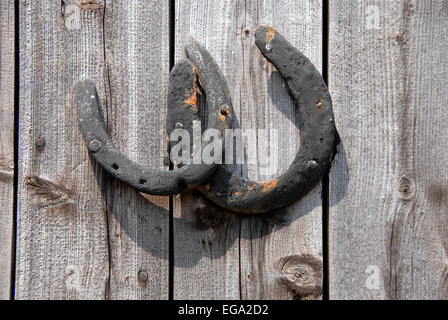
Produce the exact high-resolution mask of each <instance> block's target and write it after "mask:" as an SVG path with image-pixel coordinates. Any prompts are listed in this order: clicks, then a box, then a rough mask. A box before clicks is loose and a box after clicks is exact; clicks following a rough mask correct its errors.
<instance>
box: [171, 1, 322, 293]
mask: <svg viewBox="0 0 448 320" xmlns="http://www.w3.org/2000/svg"><path fill="white" fill-rule="evenodd" d="M321 17H322V6H321V2H320V1H315V2H303V1H261V2H260V1H258V2H255V1H208V2H206V3H204V2H203V1H194V0H189V1H181V0H179V1H176V57H177V58H179V57H181V56H182V52H183V46H184V44H185V43H186V42H187V41H188V39H189V38H190V36H193V37H195V38H196V39H198V40H199V41H201V43H203V44H204V45H205V46H206V47H207V49H208V50H209V51H210V53H211V54H212V56H213V57H214V58H215V59H216V61H217V62H218V64H219V65H220V66H221V69H222V71H223V73H224V75H225V77H226V79H227V81H228V83H229V87H230V91H231V94H232V97H233V103H234V108H235V112H236V115H237V122H235V123H234V126H236V127H240V128H243V129H258V128H260V129H267V128H273V129H277V130H278V134H279V141H280V144H279V150H278V152H279V154H281V155H285V156H284V157H283V156H282V157H281V158H280V162H279V163H278V172H277V173H275V174H272V175H266V174H264V175H262V174H261V167H260V166H258V165H247V166H243V167H239V168H238V170H240V172H241V173H242V174H244V175H245V176H247V177H249V178H252V179H258V180H260V181H263V180H269V179H272V178H275V177H276V176H278V175H279V174H280V173H281V172H282V171H283V170H285V169H286V168H287V167H288V166H289V164H290V163H291V162H292V159H293V157H294V155H295V153H296V151H297V149H298V142H299V140H298V139H299V138H298V137H299V130H298V129H297V127H296V125H295V122H296V119H295V113H294V107H293V104H292V101H291V99H290V98H289V95H288V93H287V91H286V88H285V87H284V82H283V80H282V79H281V78H280V76H279V75H278V74H277V73H276V72H275V70H274V68H273V67H272V66H271V65H270V63H268V62H266V60H264V58H263V57H262V55H261V54H260V53H259V51H258V49H257V48H256V46H255V44H254V32H255V29H256V27H257V26H258V25H260V24H270V25H273V26H274V27H276V28H277V29H278V30H279V31H280V32H282V33H283V35H285V36H286V37H287V38H288V39H289V40H290V41H291V42H292V43H293V44H294V45H295V46H297V48H299V49H300V50H302V51H303V52H304V53H305V54H306V55H307V56H308V57H310V59H311V60H312V61H313V62H314V63H315V64H316V66H317V67H318V68H320V66H321V60H322V58H321V57H322V56H321V52H322V31H321V29H322V19H321ZM245 145H246V150H247V147H249V142H248V141H247V140H246V141H245ZM257 160H258V163H260V161H262V160H263V153H262V152H261V151H258V153H257ZM320 192H321V186H320V185H318V186H317V187H316V188H315V190H313V191H312V192H311V193H310V194H309V195H308V196H307V197H305V198H303V199H302V200H301V201H299V202H297V203H295V204H293V205H291V206H290V207H288V208H286V209H283V210H279V212H278V213H277V215H276V216H275V217H272V216H266V217H264V218H260V217H255V218H247V217H245V218H242V217H240V216H237V215H233V214H229V213H228V212H224V211H223V210H221V209H219V208H216V207H215V206H213V205H211V204H210V203H209V202H207V201H205V200H204V199H203V198H202V197H201V196H199V195H197V194H186V195H182V196H181V198H177V199H176V201H175V208H174V213H175V219H174V279H175V281H174V297H175V298H178V299H181V298H184V299H215V298H217V299H240V298H241V299H288V298H315V297H319V296H320V294H321V290H320V287H321V281H322V276H321V275H322V270H321V268H322V267H321V260H322V239H321V236H322V226H321V213H322V209H321V195H320ZM297 274H301V275H302V278H300V277H298V276H296V275H297ZM309 283H311V287H312V288H313V289H312V290H311V292H312V293H311V294H309V293H310V292H308V291H307V290H306V289H305V287H307V285H308V284H309Z"/></svg>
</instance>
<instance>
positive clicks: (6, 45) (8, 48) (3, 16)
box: [0, 0, 15, 300]
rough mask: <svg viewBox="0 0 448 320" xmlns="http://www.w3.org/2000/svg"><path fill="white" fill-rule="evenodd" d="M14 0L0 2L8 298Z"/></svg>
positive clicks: (1, 295)
mask: <svg viewBox="0 0 448 320" xmlns="http://www.w3.org/2000/svg"><path fill="white" fill-rule="evenodd" d="M14 17H15V15H14V1H13V0H8V1H2V2H1V3H0V141H1V144H0V299H1V300H6V299H9V298H10V292H11V276H12V273H11V267H12V266H11V262H12V260H11V259H12V246H11V245H12V240H13V234H14V230H13V216H14V212H13V202H14V189H13V184H14V181H13V180H14Z"/></svg>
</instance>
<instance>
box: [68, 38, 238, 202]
mask: <svg viewBox="0 0 448 320" xmlns="http://www.w3.org/2000/svg"><path fill="white" fill-rule="evenodd" d="M188 53H189V55H190V56H192V57H193V58H194V59H193V60H194V61H196V62H197V63H198V66H197V69H198V70H199V72H200V74H201V73H203V74H204V76H205V78H204V79H202V78H201V75H199V80H200V81H202V82H203V84H204V86H205V88H210V87H211V82H213V81H216V83H218V84H219V85H220V86H222V88H221V90H217V91H213V92H212V91H210V94H209V95H208V98H207V108H208V110H209V111H210V112H209V116H208V119H207V122H208V124H209V127H211V128H216V129H218V130H220V132H221V133H222V134H223V133H224V131H223V130H224V129H225V128H227V127H228V126H227V125H226V122H222V121H221V117H220V110H221V109H220V107H221V104H220V103H226V102H228V100H229V95H228V94H227V92H228V88H227V84H226V83H225V80H224V77H223V76H222V73H221V70H220V69H219V67H218V65H217V64H216V62H215V61H214V60H213V59H212V58H211V56H210V55H209V54H208V52H207V51H206V50H205V48H203V47H202V46H200V45H199V44H198V43H196V44H193V45H190V46H189V47H188ZM226 88H227V92H226ZM197 90H198V89H197V84H196V66H194V65H193V64H192V62H191V61H190V60H188V59H184V60H182V61H180V62H179V63H178V64H176V65H175V67H174V68H173V70H172V72H171V73H170V87H169V96H168V117H167V118H168V121H167V126H168V127H167V128H168V131H169V132H170V131H172V129H173V128H174V127H175V126H176V123H178V122H180V121H183V122H184V125H185V126H186V127H189V126H191V121H192V120H195V119H198V118H199V115H198V112H197V100H196V98H197ZM74 98H75V99H74V102H75V104H76V106H77V111H78V123H79V128H80V131H81V133H82V135H83V138H84V140H85V142H86V145H87V148H88V149H89V151H90V154H91V155H92V156H93V158H94V159H95V160H96V161H97V162H98V163H99V164H100V165H101V166H102V167H103V168H104V169H105V170H106V171H107V172H108V173H110V174H111V175H112V176H113V177H115V178H117V179H118V180H121V181H122V182H124V183H126V184H128V185H130V186H132V187H134V188H135V189H137V190H138V191H140V192H143V193H148V194H154V195H171V194H176V193H181V192H183V191H185V190H187V189H190V188H191V187H193V186H194V185H197V184H200V183H203V182H204V181H206V180H207V179H208V178H209V177H210V175H211V174H212V173H213V172H214V171H215V170H216V166H217V165H216V164H204V163H200V164H187V165H185V166H183V167H182V168H179V169H176V170H172V171H158V170H152V169H149V168H145V167H143V166H141V165H139V164H137V163H135V162H133V161H131V160H130V159H129V158H127V157H126V156H125V155H124V154H123V153H121V152H120V151H118V149H117V147H116V146H115V145H114V144H113V142H112V141H111V139H110V138H109V136H108V134H107V132H106V130H105V124H104V120H103V117H102V113H101V105H100V102H99V99H98V94H97V91H96V88H95V85H94V83H93V82H91V81H89V80H86V81H81V82H79V83H77V84H76V86H75V89H74ZM209 98H210V99H209Z"/></svg>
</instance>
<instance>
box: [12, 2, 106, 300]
mask: <svg viewBox="0 0 448 320" xmlns="http://www.w3.org/2000/svg"><path fill="white" fill-rule="evenodd" d="M103 29H104V26H103V3H102V2H99V1H97V2H95V4H87V5H82V4H81V2H79V1H75V0H73V1H69V0H66V1H62V2H61V1H27V0H22V1H20V110H19V112H20V117H19V139H20V140H19V168H18V169H19V178H18V179H19V186H18V212H17V219H18V221H17V223H18V224H17V259H16V291H15V292H16V298H17V299H103V298H106V297H107V291H108V283H109V250H108V232H107V231H108V225H107V213H106V209H107V207H106V204H105V201H104V198H103V196H102V192H101V186H103V187H104V185H105V177H104V174H103V173H102V171H101V170H100V169H99V168H98V166H97V165H96V164H95V163H93V162H92V161H91V160H90V159H89V156H88V153H87V148H86V147H85V145H84V141H83V140H82V137H81V134H80V132H79V129H78V124H77V117H76V110H75V106H74V105H73V103H72V101H71V93H72V86H73V85H74V83H75V82H76V81H78V80H80V79H87V78H88V79H92V80H93V81H95V83H96V85H97V87H98V90H99V95H100V97H101V101H102V103H103V105H104V103H105V102H106V99H105V87H106V86H107V81H106V79H105V78H104V72H105V71H106V70H107V69H106V65H105V63H104V50H103V41H104V35H103ZM106 116H107V114H106Z"/></svg>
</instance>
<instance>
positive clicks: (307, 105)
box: [75, 26, 336, 214]
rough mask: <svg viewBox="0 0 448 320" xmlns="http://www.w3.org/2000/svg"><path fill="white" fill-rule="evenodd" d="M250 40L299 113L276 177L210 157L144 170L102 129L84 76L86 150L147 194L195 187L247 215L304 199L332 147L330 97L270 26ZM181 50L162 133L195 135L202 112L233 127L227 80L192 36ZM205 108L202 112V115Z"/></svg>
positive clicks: (81, 106) (81, 101) (81, 113)
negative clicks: (234, 168)
mask: <svg viewBox="0 0 448 320" xmlns="http://www.w3.org/2000/svg"><path fill="white" fill-rule="evenodd" d="M255 43H256V45H257V47H258V48H259V49H260V51H261V53H262V54H263V56H264V57H265V58H266V59H267V60H268V61H270V62H271V63H272V64H273V65H274V66H275V67H276V68H277V70H278V72H279V73H280V75H281V76H282V77H283V78H284V79H285V81H286V83H287V86H288V89H289V92H290V94H291V96H292V98H293V101H294V103H295V105H296V107H297V108H298V113H299V119H300V120H299V125H300V128H301V139H300V149H299V151H298V152H297V154H296V156H295V158H294V161H293V163H292V164H291V165H290V167H289V168H288V169H287V170H286V172H284V173H283V174H282V175H281V176H280V177H279V178H278V179H275V180H271V181H265V182H257V181H251V180H246V179H244V178H242V177H241V176H238V175H236V174H234V173H232V172H230V171H228V170H227V169H226V168H225V167H224V166H220V165H217V164H213V163H212V164H204V163H200V164H186V165H185V166H182V167H178V168H177V169H175V170H172V171H156V170H150V169H147V168H145V167H143V166H141V165H139V164H137V163H135V162H133V161H131V160H130V159H128V158H127V157H126V156H125V155H124V154H122V153H121V152H119V151H118V150H117V148H116V147H115V146H114V144H113V143H112V141H111V140H110V138H109V136H108V135H107V133H106V130H105V129H104V120H103V119H102V113H101V106H100V102H99V99H98V95H97V92H96V89H95V86H94V84H93V83H92V82H90V81H82V82H79V83H78V84H77V85H76V87H75V103H76V105H77V109H78V122H79V127H80V130H81V132H82V135H83V137H84V140H85V142H86V144H87V147H88V149H89V151H90V153H91V154H92V155H93V157H94V158H95V159H96V160H97V161H98V162H99V163H100V164H101V165H102V166H103V167H104V168H105V170H106V171H108V172H109V173H110V174H111V175H112V176H114V177H116V178H117V179H119V180H121V181H123V182H125V183H127V184H129V185H131V186H133V187H134V188H135V189H137V190H138V191H141V192H144V193H149V194H156V195H171V194H176V193H181V192H183V191H185V190H188V189H192V188H194V189H197V190H199V191H200V192H201V193H202V194H203V195H204V196H205V197H207V198H208V199H210V200H211V201H213V202H214V203H216V204H217V205H219V206H221V207H223V208H225V209H228V210H230V211H235V212H239V213H245V214H257V213H265V212H268V211H271V210H273V209H276V208H279V207H283V206H286V205H288V204H290V203H291V202H293V201H296V200H297V199H299V198H301V197H302V196H303V195H305V194H306V193H307V192H308V191H309V190H310V189H311V188H312V187H313V186H314V185H316V183H317V182H318V181H319V180H320V179H321V177H322V175H323V174H324V172H325V171H326V169H327V168H328V166H329V164H330V162H331V159H332V155H333V153H334V150H335V143H336V128H335V125H334V116H333V110H332V102H331V97H330V94H329V92H328V89H327V86H326V84H325V82H324V80H323V79H322V77H321V75H320V73H319V72H318V71H317V69H316V68H315V67H314V65H313V64H312V63H311V62H310V61H309V60H308V58H306V57H305V56H304V55H303V54H302V53H301V52H300V51H299V50H297V49H296V48H294V47H293V46H292V45H291V44H290V43H289V42H288V41H287V40H286V39H285V38H284V37H283V36H282V35H280V34H279V33H278V32H277V31H276V30H275V29H274V28H272V27H270V26H260V27H259V28H258V29H257V31H256V33H255ZM186 53H187V58H186V59H184V60H181V61H180V62H179V63H177V64H176V65H175V66H174V68H173V70H172V71H171V73H170V86H169V92H168V116H167V123H166V126H167V127H166V129H167V132H168V134H171V133H172V132H173V131H174V130H176V129H179V128H182V129H184V130H187V131H188V132H189V133H190V134H191V136H193V134H192V131H193V130H194V129H193V122H194V121H201V118H204V119H203V120H205V122H206V123H207V127H208V128H214V129H217V130H219V132H220V134H221V136H222V137H224V136H225V134H224V131H225V130H226V129H230V128H231V127H232V124H231V122H232V114H233V107H232V100H231V96H230V91H229V88H228V86H227V82H226V81H225V79H224V76H223V74H222V72H221V69H220V68H219V66H218V65H217V64H216V62H215V61H214V59H213V58H212V57H211V56H210V54H209V53H208V51H207V50H206V49H205V48H204V47H203V46H201V45H200V44H199V43H198V42H197V41H193V42H191V43H190V44H188V45H187V46H186ZM197 80H198V81H197ZM198 82H199V84H200V86H201V88H202V89H203V92H204V93H205V98H206V99H205V101H206V103H205V109H206V110H200V108H198V96H197V95H198V92H199V91H200V90H199V89H198ZM205 111H207V114H208V116H207V117H203V114H204V113H205ZM169 147H173V145H171V144H170V145H169ZM193 150H194V147H193ZM224 151H225V150H224Z"/></svg>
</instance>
